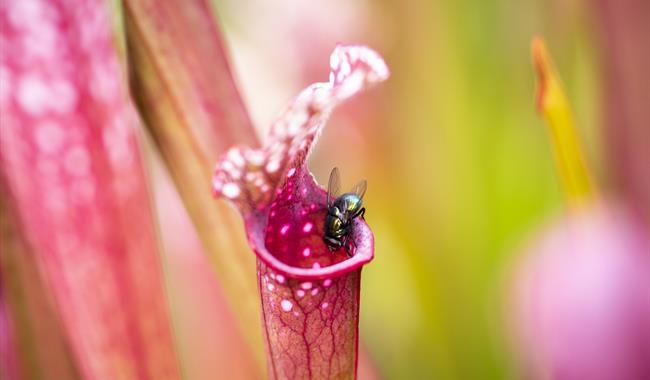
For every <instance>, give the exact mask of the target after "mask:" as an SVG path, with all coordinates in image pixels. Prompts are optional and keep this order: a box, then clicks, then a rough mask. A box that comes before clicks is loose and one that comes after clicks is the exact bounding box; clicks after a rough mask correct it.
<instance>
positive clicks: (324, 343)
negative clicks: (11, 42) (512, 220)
mask: <svg viewBox="0 0 650 380" xmlns="http://www.w3.org/2000/svg"><path fill="white" fill-rule="evenodd" d="M330 66H331V72H330V81H329V82H327V83H316V84H313V85H311V86H310V87H308V88H307V89H305V90H304V91H303V92H302V93H300V95H298V96H297V97H296V98H295V99H294V101H293V102H292V103H291V105H290V106H289V107H288V108H287V109H286V110H285V112H284V113H283V114H282V116H281V117H280V118H279V119H278V120H277V121H276V122H275V123H274V125H273V126H272V128H271V132H270V136H269V139H268V141H267V142H266V144H265V145H264V147H263V148H261V149H251V148H245V147H244V148H233V149H231V150H230V151H229V152H228V153H227V154H225V155H224V156H223V157H222V159H221V160H220V162H219V163H218V165H217V169H216V171H215V175H214V179H213V185H214V190H215V193H216V194H218V195H220V196H223V197H226V198H229V199H231V200H232V201H233V202H234V203H235V204H236V205H237V207H238V208H239V210H240V212H241V213H242V215H243V217H244V220H245V224H246V230H247V234H248V239H249V243H250V244H251V246H252V248H253V250H254V251H255V253H256V255H257V258H258V284H259V289H260V296H261V301H262V313H263V319H264V327H265V330H266V343H267V351H268V352H267V353H268V359H269V363H268V364H269V373H270V376H271V377H272V378H332V377H353V376H355V373H356V360H357V342H358V331H357V329H358V317H359V284H360V274H361V267H362V266H363V265H364V264H366V263H368V262H369V261H370V260H372V258H373V255H374V243H373V236H372V232H371V231H370V228H369V227H368V226H367V225H366V223H365V221H363V220H361V219H355V220H354V224H353V230H352V233H351V238H352V241H353V247H354V249H353V255H352V257H349V258H348V256H347V254H346V252H345V251H344V250H343V249H339V250H338V251H336V252H334V253H332V252H330V251H329V250H328V248H327V246H326V245H325V244H324V242H323V239H322V237H323V225H324V221H325V216H326V213H327V207H326V197H327V196H326V192H325V190H323V189H322V188H321V187H320V186H319V185H318V184H317V183H316V181H315V180H314V178H313V176H312V174H311V173H310V172H309V171H308V169H307V167H306V158H307V156H308V154H309V152H310V150H311V149H312V147H313V145H314V142H315V141H316V138H317V137H318V135H319V133H320V132H321V131H322V128H323V127H324V125H325V122H326V121H327V119H328V117H329V115H330V113H331V112H332V110H333V109H334V107H335V106H336V105H337V104H339V103H340V102H341V101H343V100H345V99H348V98H349V97H351V96H353V95H355V94H357V93H358V92H360V91H361V90H363V89H365V88H367V87H369V86H370V85H372V84H375V83H377V82H381V81H383V80H385V79H387V78H388V75H389V73H388V69H387V67H386V65H385V63H384V61H383V60H382V59H381V57H380V56H379V55H378V54H377V53H375V52H374V51H372V50H370V49H368V48H366V47H361V46H338V47H337V48H336V50H335V51H334V52H333V53H332V56H331V59H330Z"/></svg>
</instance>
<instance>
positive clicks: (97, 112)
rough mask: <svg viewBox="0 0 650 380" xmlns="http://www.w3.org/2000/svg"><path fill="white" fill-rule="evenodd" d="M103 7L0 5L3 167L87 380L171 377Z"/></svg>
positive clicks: (148, 222) (143, 194)
mask: <svg viewBox="0 0 650 380" xmlns="http://www.w3.org/2000/svg"><path fill="white" fill-rule="evenodd" d="M107 9H108V8H107V6H106V4H105V3H104V2H103V1H87V2H82V3H77V2H68V1H55V0H53V1H36V0H32V1H7V2H2V4H1V7H0V26H1V30H0V43H1V46H2V49H3V54H2V55H1V56H0V83H2V85H1V87H0V111H1V112H0V114H1V115H2V122H1V123H0V131H1V133H2V140H1V141H0V148H1V149H0V152H1V153H0V154H1V157H0V159H1V160H0V165H1V166H0V168H1V170H2V176H3V179H6V182H7V188H8V193H9V199H10V205H11V206H12V209H13V210H14V214H15V215H14V216H15V218H16V220H17V223H18V224H19V226H20V228H19V230H20V231H21V232H22V233H23V235H24V238H25V240H26V242H27V243H28V244H29V247H30V248H31V249H32V250H33V252H34V255H35V256H36V261H37V265H38V267H39V269H40V273H41V275H42V276H44V278H45V283H46V284H47V285H48V286H49V287H50V288H51V292H52V294H53V296H54V297H53V298H54V301H55V305H56V310H57V312H58V314H59V315H60V316H61V320H62V323H63V327H64V334H65V337H66V340H67V341H69V342H70V346H71V350H72V353H73V356H74V358H75V363H76V365H77V366H78V368H79V372H80V374H81V377H83V378H84V379H117V378H138V379H175V378H179V376H180V375H179V370H178V366H177V362H176V358H175V353H174V348H173V342H172V334H171V329H170V326H169V318H168V315H167V311H166V306H167V305H166V299H165V295H164V290H163V287H162V283H161V273H160V262H159V258H158V256H157V247H156V239H155V234H154V226H153V223H152V219H151V214H150V209H149V202H148V194H147V190H146V188H145V182H144V177H143V172H142V168H141V165H140V157H139V151H138V147H137V144H136V141H135V139H134V128H135V127H136V126H137V118H136V115H135V113H134V112H133V109H132V106H131V103H130V102H129V99H128V93H127V91H126V86H125V81H124V78H123V76H122V75H121V70H120V65H119V62H118V59H117V56H116V53H115V49H114V46H113V36H112V34H111V31H110V28H109V19H108V15H107Z"/></svg>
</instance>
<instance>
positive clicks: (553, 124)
mask: <svg viewBox="0 0 650 380" xmlns="http://www.w3.org/2000/svg"><path fill="white" fill-rule="evenodd" d="M533 62H534V64H535V68H536V70H537V73H538V77H539V91H538V102H537V104H538V108H539V110H540V112H541V113H542V115H543V116H544V118H545V120H546V122H547V125H548V127H549V129H550V132H551V133H550V136H551V143H552V146H553V147H554V153H555V157H556V163H557V168H558V173H559V175H560V177H561V178H562V180H563V184H564V188H565V193H566V195H567V203H568V209H567V213H566V215H564V216H562V217H560V218H559V219H558V220H555V221H554V222H553V223H552V224H551V225H550V226H549V227H547V228H546V229H544V230H542V231H541V232H540V234H539V236H537V238H536V239H535V240H534V241H533V242H532V243H531V245H530V247H529V248H528V249H526V250H525V252H524V253H523V256H521V257H520V258H519V261H518V262H517V264H516V266H515V268H514V281H513V282H512V283H511V284H510V285H511V291H512V294H511V299H512V301H513V304H512V305H511V306H512V308H513V309H512V312H513V313H512V315H513V317H514V318H513V321H512V322H513V323H514V332H515V334H516V336H515V341H516V343H517V347H518V350H519V351H520V355H521V358H522V359H523V360H522V363H523V366H524V372H525V373H526V377H527V378H535V379H538V378H539V379H542V378H552V379H566V380H572V379H576V380H578V379H593V380H601V379H602V380H608V379H612V380H614V379H643V378H648V377H650V360H648V359H649V358H650V237H649V235H648V229H647V225H646V224H645V223H644V221H643V219H642V217H641V216H640V215H639V213H636V212H630V207H629V205H625V206H621V207H620V208H619V207H615V206H613V205H612V204H611V203H608V202H607V201H603V200H602V199H601V195H599V194H598V192H597V190H596V187H595V186H594V185H593V183H592V179H591V176H590V174H589V173H590V171H589V170H588V165H587V163H586V160H585V159H584V158H583V157H584V155H583V154H582V147H581V144H580V138H579V137H578V135H577V128H576V127H575V124H574V120H573V116H572V111H571V107H570V105H569V101H568V98H567V97H566V95H565V93H564V89H563V86H562V83H561V80H560V78H559V75H558V74H557V72H556V70H555V67H554V64H553V61H552V59H551V56H550V54H549V53H548V51H547V49H546V45H545V43H544V41H543V40H542V39H539V38H536V39H534V40H533Z"/></svg>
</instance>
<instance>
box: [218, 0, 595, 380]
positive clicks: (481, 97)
mask: <svg viewBox="0 0 650 380" xmlns="http://www.w3.org/2000/svg"><path fill="white" fill-rule="evenodd" d="M335 3H336V2H335ZM215 4H216V8H217V10H218V12H219V14H220V17H221V18H222V19H223V20H224V21H225V25H226V28H225V32H226V33H225V34H226V39H227V40H229V41H230V48H231V49H232V50H233V51H234V54H235V58H237V55H238V44H239V43H240V42H241V40H245V41H247V43H248V44H249V45H250V46H255V43H256V40H255V37H254V36H253V37H251V33H253V32H251V30H252V29H253V28H255V27H254V26H253V25H254V24H256V23H257V21H256V19H252V18H251V16H250V15H244V16H242V15H237V14H236V13H237V12H238V9H239V8H237V7H235V6H232V4H229V3H227V2H226V4H222V3H221V2H218V1H217V2H215ZM233 4H239V3H237V2H233ZM245 4H246V5H247V6H248V7H249V8H255V4H256V2H251V1H248V2H245ZM338 5H341V4H340V3H337V4H335V5H332V7H335V6H338ZM365 6H366V7H367V12H365V13H364V14H365V15H366V16H367V17H368V18H370V20H361V21H360V23H362V24H363V25H366V26H368V25H369V27H368V28H369V30H368V31H367V34H368V35H370V36H373V37H372V38H370V40H374V39H378V41H377V42H376V43H377V44H379V46H374V47H376V48H378V49H379V51H380V52H381V53H382V54H384V56H385V57H386V58H387V62H388V64H389V66H390V68H391V71H392V77H391V79H390V80H389V82H388V83H387V85H385V86H382V88H379V89H378V90H376V93H375V94H371V95H369V96H368V98H370V100H368V99H362V100H361V101H360V102H369V103H368V104H366V103H364V104H363V106H364V107H363V108H362V109H361V110H359V109H358V108H357V107H359V103H360V102H355V103H353V104H351V105H348V106H345V107H343V110H342V111H340V112H339V113H338V114H337V115H335V117H334V120H333V122H332V123H331V125H330V126H329V127H328V129H327V130H326V132H325V134H324V136H323V137H322V142H321V144H320V145H319V146H318V148H317V149H316V152H315V154H314V155H313V156H312V158H311V163H310V165H311V168H312V170H313V171H314V172H315V173H316V174H317V178H318V179H319V180H320V182H321V183H324V182H325V180H326V175H327V173H328V171H329V169H330V168H331V167H332V166H334V165H338V166H339V167H341V168H343V177H344V183H350V184H351V183H353V182H354V181H355V180H356V179H358V178H360V177H365V178H367V179H368V182H369V191H368V193H367V196H366V197H367V205H368V206H367V207H368V213H367V220H368V221H369V223H370V225H371V226H372V227H373V229H374V232H375V236H376V243H377V246H376V258H375V261H374V262H373V263H372V264H371V265H368V266H367V267H366V269H365V270H364V273H365V274H364V277H363V286H362V304H361V305H362V306H361V307H362V310H361V325H360V329H361V331H362V338H363V340H364V342H365V344H366V345H367V347H368V349H369V351H370V352H371V354H372V356H373V359H374V361H375V363H376V364H377V366H378V367H379V369H380V372H381V373H382V374H383V375H384V376H386V377H387V378H445V379H486V378H494V379H500V378H510V377H514V376H515V372H514V371H515V367H514V365H515V364H514V363H512V362H511V361H510V360H509V355H508V352H507V343H508V342H507V339H508V334H507V332H506V329H505V327H506V326H505V321H504V315H503V311H504V307H505V305H503V295H504V293H505V289H504V284H503V280H502V279H503V275H504V271H505V270H506V269H507V267H508V262H509V260H510V257H511V255H512V252H514V251H515V249H516V248H517V247H518V246H519V245H520V244H521V242H522V240H523V239H525V236H526V235H527V233H529V232H530V231H531V230H532V229H533V228H534V226H536V225H538V224H539V223H540V221H542V220H543V219H545V218H547V217H549V216H550V215H552V214H553V213H555V212H557V211H558V210H560V209H561V207H562V206H561V201H562V198H561V186H560V182H559V180H558V178H557V175H556V174H555V171H554V166H553V159H552V153H551V149H550V146H549V143H548V138H547V135H546V134H547V131H546V130H545V127H544V125H543V123H542V120H541V118H540V117H539V116H538V115H537V114H536V111H535V107H534V80H535V76H534V72H533V69H532V66H531V59H530V41H531V39H532V37H533V36H534V35H536V34H540V35H544V36H546V37H547V39H548V42H549V45H550V48H551V50H552V51H553V52H554V55H555V56H556V59H557V60H558V62H557V64H558V69H559V71H560V72H561V73H562V74H563V77H564V78H565V80H566V81H567V83H565V85H566V88H567V92H568V95H569V98H570V99H575V101H574V104H575V107H576V109H575V114H576V119H577V123H578V127H579V128H580V133H581V134H582V135H583V136H584V137H585V140H586V142H587V150H588V154H589V155H590V156H589V157H588V160H589V161H591V162H592V163H594V164H598V163H599V162H600V160H601V159H600V157H599V156H598V155H597V152H598V151H599V150H600V148H599V141H598V134H597V132H598V131H597V128H598V127H599V114H598V109H597V107H596V104H597V103H598V102H599V96H600V91H599V89H600V82H599V80H598V77H597V74H598V70H599V67H598V66H597V62H596V60H595V54H596V53H595V49H596V47H595V46H594V38H593V31H592V24H591V19H590V17H591V11H590V9H588V4H583V3H582V2H579V1H553V2H544V1H525V2H508V1H482V0H463V1H435V2H431V1H407V2H398V1H393V2H390V1H383V2H378V3H367V4H365ZM282 12H283V11H282V10H279V11H278V13H276V14H273V15H269V16H260V15H257V16H256V17H258V18H260V19H262V20H264V19H266V17H272V18H280V19H281V17H284V16H283V15H282ZM342 12H343V10H342ZM294 32H296V33H299V31H295V30H294ZM304 32H305V33H307V34H308V35H309V31H304ZM266 33H267V34H266V36H265V43H266V44H268V45H266V46H271V47H273V48H275V49H279V50H281V49H282V45H283V44H289V43H291V42H292V41H282V40H281V36H282V34H281V32H280V31H276V30H266ZM313 33H317V32H313ZM345 33H347V32H344V33H341V32H340V31H338V30H335V31H333V32H332V35H331V36H330V38H331V41H332V43H334V42H336V41H345V42H366V41H358V40H357V39H358V38H359V37H358V35H354V36H349V35H346V34H345ZM377 36H378V37H377ZM304 38H306V37H304ZM314 38H316V37H314ZM320 38H321V39H322V37H320ZM350 38H353V40H352V41H350ZM249 54H250V53H249ZM259 54H261V55H262V56H264V54H269V53H267V52H264V51H263V52H261V53H259ZM313 54H315V55H317V54H320V53H319V52H318V51H317V50H316V49H314V52H313ZM305 59H306V60H307V59H312V58H310V57H305ZM235 62H236V63H237V62H238V60H237V59H235ZM239 62H241V61H239ZM266 62H268V60H267V61H266ZM321 62H325V61H324V60H321ZM235 66H236V71H237V72H238V73H239V75H240V76H241V77H246V76H247V75H249V73H251V72H254V71H255V70H256V69H258V68H256V67H255V66H254V65H248V66H244V65H242V64H239V65H235ZM295 66H297V63H296V65H294V67H295ZM277 70H278V71H279V72H278V74H277V75H279V76H282V75H283V69H282V68H277ZM325 70H326V66H325V65H323V67H322V71H321V72H318V71H317V72H316V73H317V74H319V73H320V75H319V76H316V75H311V76H309V75H305V76H303V77H302V78H301V79H300V83H299V84H297V85H295V86H294V87H295V90H297V88H300V87H301V86H302V85H304V84H306V83H309V82H312V81H315V80H323V79H325V78H324V77H323V74H322V73H323V72H325ZM271 71H272V70H271ZM242 83H243V92H244V93H245V94H247V93H248V95H249V100H250V98H251V95H250V92H252V91H255V89H254V88H252V87H251V86H250V85H248V83H247V80H246V79H243V80H242ZM283 91H284V92H283ZM290 93H291V91H288V90H287V91H285V90H283V89H279V91H278V94H279V95H278V98H280V100H282V97H283V96H287V95H286V94H290ZM253 97H254V96H253ZM274 100H276V101H277V98H276V99H274ZM250 103H251V102H250V101H249V107H252V108H253V111H252V112H253V114H255V109H254V108H255V104H254V103H253V104H250ZM351 112H357V113H360V112H366V113H370V115H362V116H360V117H359V116H356V119H355V118H354V116H353V117H352V118H353V120H352V121H350V120H349V119H350V117H349V113H351ZM265 116H266V115H265ZM346 117H347V118H346ZM268 119H269V120H270V115H269V116H268ZM359 119H361V122H359ZM355 121H356V124H357V125H351V123H355ZM359 123H363V125H358V124H359ZM354 129H359V130H360V131H359V132H355V131H354ZM355 133H358V134H360V135H361V136H360V137H358V136H357V137H355ZM360 140H361V141H360ZM596 169H597V171H598V167H596ZM598 174H599V175H600V176H601V177H602V173H598Z"/></svg>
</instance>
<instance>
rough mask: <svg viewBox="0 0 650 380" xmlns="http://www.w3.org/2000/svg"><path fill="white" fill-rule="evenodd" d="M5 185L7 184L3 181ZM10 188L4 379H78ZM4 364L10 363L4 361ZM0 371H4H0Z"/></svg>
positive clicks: (2, 235)
mask: <svg viewBox="0 0 650 380" xmlns="http://www.w3.org/2000/svg"><path fill="white" fill-rule="evenodd" d="M0 186H2V187H3V188H4V184H1V185H0ZM6 201H7V196H6V192H5V191H3V192H2V193H0V213H1V215H2V218H0V293H2V294H1V295H0V296H1V297H2V303H3V305H2V307H4V308H5V309H4V321H5V322H4V323H5V324H3V326H0V329H2V330H0V339H7V341H6V344H8V345H9V347H7V348H8V350H9V351H5V354H7V355H9V357H6V359H0V360H2V361H3V363H0V368H1V369H2V370H5V371H11V372H12V374H7V373H5V374H4V375H3V377H2V378H3V379H4V378H6V379H21V378H24V379H40V378H43V377H45V374H47V375H48V376H50V377H52V378H57V379H74V378H78V377H79V374H78V371H77V370H76V368H75V367H74V363H72V358H71V352H70V347H69V345H68V344H67V342H65V340H64V337H63V334H62V327H61V321H60V319H59V317H58V315H57V314H56V312H55V310H54V307H53V305H52V302H51V301H52V300H51V294H50V292H49V291H48V289H47V288H46V286H45V284H44V283H43V280H42V279H41V277H40V274H39V272H38V268H37V266H36V262H35V260H34V255H33V252H31V251H30V250H29V249H28V248H27V246H26V245H25V242H24V241H23V239H22V238H21V236H20V233H19V231H18V230H17V226H16V225H15V220H14V218H12V217H11V215H10V214H9V210H8V207H7V205H5V204H4V203H5V202H6ZM5 363H6V364H5ZM0 373H1V372H0Z"/></svg>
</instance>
